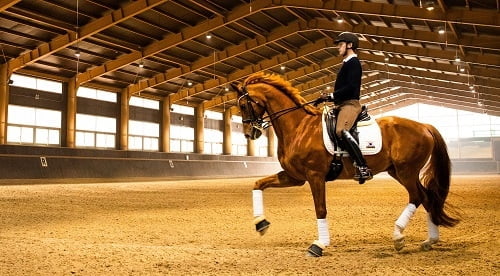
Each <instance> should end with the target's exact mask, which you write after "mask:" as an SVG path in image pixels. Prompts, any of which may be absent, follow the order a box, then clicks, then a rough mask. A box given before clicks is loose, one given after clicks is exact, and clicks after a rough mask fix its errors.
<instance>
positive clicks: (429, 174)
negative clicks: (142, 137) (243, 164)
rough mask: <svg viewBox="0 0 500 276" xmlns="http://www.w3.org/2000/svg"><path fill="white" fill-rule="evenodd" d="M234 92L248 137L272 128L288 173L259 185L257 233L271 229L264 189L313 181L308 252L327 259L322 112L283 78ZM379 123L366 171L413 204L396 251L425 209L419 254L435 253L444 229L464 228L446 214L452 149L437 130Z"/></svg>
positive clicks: (327, 158) (398, 225) (254, 80)
mask: <svg viewBox="0 0 500 276" xmlns="http://www.w3.org/2000/svg"><path fill="white" fill-rule="evenodd" d="M233 88H234V89H235V90H237V92H238V96H239V98H238V107H239V108H240V111H241V115H242V119H243V131H244V134H245V136H246V137H247V138H249V139H257V138H258V137H259V136H260V134H261V132H262V130H263V129H264V128H266V127H268V126H269V125H270V124H272V126H273V128H274V131H275V133H276V137H277V139H278V152H277V153H278V160H279V162H280V164H281V167H282V168H283V171H281V172H279V173H277V174H275V175H271V176H268V177H265V178H262V179H260V180H258V181H256V182H255V186H254V188H253V191H252V198H253V215H254V223H255V225H256V230H257V231H258V232H260V234H261V235H263V234H264V233H265V231H266V230H267V229H268V227H269V224H270V223H269V222H268V221H267V220H266V219H265V217H264V206H263V195H262V191H263V190H265V189H267V188H278V187H279V188H281V187H292V186H301V185H304V183H305V182H306V181H307V182H309V185H310V188H311V192H312V196H313V200H314V207H315V211H316V218H317V227H318V236H319V237H318V239H317V240H315V241H314V242H313V243H312V245H311V246H310V247H309V248H308V253H309V255H311V256H322V254H323V250H324V248H325V247H326V246H328V245H329V244H330V234H329V231H328V223H327V220H326V214H327V210H326V199H325V176H326V175H327V172H328V171H329V168H330V163H331V161H332V159H333V156H332V155H331V154H330V153H329V152H328V151H327V150H326V148H325V146H324V143H323V135H322V131H323V130H322V124H321V120H322V116H321V112H320V110H319V109H318V108H316V107H315V106H313V105H312V104H311V103H313V102H306V100H305V99H304V98H303V97H302V96H300V94H299V91H298V90H297V89H295V88H293V87H292V86H291V85H290V83H289V82H287V81H285V80H284V79H282V78H281V77H280V76H277V75H270V74H265V73H262V72H259V73H255V74H253V75H251V76H249V77H248V78H247V79H246V80H245V81H244V82H243V83H242V84H240V85H239V86H236V85H233ZM266 113H267V115H266V116H265V114H266ZM376 121H377V123H378V124H379V126H380V129H381V133H382V149H381V151H380V152H379V153H377V154H375V155H369V156H366V161H367V164H368V166H369V168H370V169H371V170H372V172H373V173H374V174H376V173H379V172H384V171H387V172H388V173H389V175H391V176H392V177H393V178H395V179H396V180H397V181H398V182H399V183H400V184H401V185H403V186H404V187H405V188H406V190H407V191H408V195H409V203H408V205H407V206H406V208H404V210H403V212H402V213H401V215H400V217H399V218H398V219H397V220H396V222H395V226H394V233H393V241H394V247H395V249H396V250H398V251H399V250H401V249H402V248H403V247H404V235H403V231H404V229H405V228H406V226H407V225H408V222H409V220H410V218H411V217H412V216H413V214H414V212H415V210H416V208H417V207H419V206H420V205H421V204H422V205H423V206H424V208H425V210H426V211H427V214H428V219H427V225H428V232H429V233H428V238H427V239H426V240H425V241H424V242H423V243H422V245H421V248H422V249H423V250H429V249H431V248H432V245H433V244H435V243H436V242H438V240H439V231H438V226H439V225H441V226H445V227H452V226H454V225H455V224H456V223H458V219H456V218H453V217H451V216H450V215H448V214H447V213H445V211H444V205H445V200H446V197H447V195H448V191H449V186H450V171H451V164H450V159H449V156H448V152H447V147H446V144H445V142H444V140H443V138H442V136H441V135H440V134H439V132H438V131H437V130H436V128H434V127H433V126H431V125H428V124H422V123H418V122H415V121H412V120H409V119H404V118H399V117H392V116H390V117H383V118H379V119H377V120H376ZM347 158H348V157H347ZM343 163H344V168H343V170H342V172H341V173H340V175H339V177H338V178H340V179H349V178H352V177H353V175H354V166H353V165H352V161H350V159H346V158H344V160H343ZM426 164H427V165H426ZM424 165H426V166H425V167H424Z"/></svg>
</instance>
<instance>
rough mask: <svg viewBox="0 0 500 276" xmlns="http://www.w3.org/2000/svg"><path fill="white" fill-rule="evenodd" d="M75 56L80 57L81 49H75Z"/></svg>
mask: <svg viewBox="0 0 500 276" xmlns="http://www.w3.org/2000/svg"><path fill="white" fill-rule="evenodd" d="M75 57H77V58H79V57H80V50H76V51H75Z"/></svg>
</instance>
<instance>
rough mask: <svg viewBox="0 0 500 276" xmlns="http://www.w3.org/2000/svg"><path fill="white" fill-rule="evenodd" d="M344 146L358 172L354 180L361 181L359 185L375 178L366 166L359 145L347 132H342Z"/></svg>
mask: <svg viewBox="0 0 500 276" xmlns="http://www.w3.org/2000/svg"><path fill="white" fill-rule="evenodd" d="M342 144H343V146H344V149H345V150H346V151H347V152H348V153H349V155H350V156H351V159H352V160H353V161H354V167H356V168H357V172H356V174H355V175H354V179H355V180H358V181H359V184H363V183H365V181H366V180H370V179H372V178H373V176H372V173H371V171H370V169H369V168H368V166H367V165H366V161H365V158H364V157H363V154H362V153H361V150H360V149H359V146H358V143H357V142H356V140H354V138H352V136H351V134H350V133H349V132H348V131H347V130H342Z"/></svg>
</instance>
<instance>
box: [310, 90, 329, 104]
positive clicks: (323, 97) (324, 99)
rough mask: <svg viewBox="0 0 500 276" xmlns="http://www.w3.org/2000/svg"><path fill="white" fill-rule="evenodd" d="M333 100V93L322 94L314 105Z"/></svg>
mask: <svg viewBox="0 0 500 276" xmlns="http://www.w3.org/2000/svg"><path fill="white" fill-rule="evenodd" d="M324 102H333V93H328V94H321V95H320V96H319V98H317V99H316V100H315V101H314V103H313V104H314V106H318V104H320V103H324Z"/></svg>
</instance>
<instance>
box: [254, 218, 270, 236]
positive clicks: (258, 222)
mask: <svg viewBox="0 0 500 276" xmlns="http://www.w3.org/2000/svg"><path fill="white" fill-rule="evenodd" d="M254 223H255V230H256V231H257V232H259V234H260V235H261V236H262V235H264V234H265V233H266V232H267V229H268V228H269V225H270V224H271V223H270V222H269V221H267V220H266V218H265V217H264V216H261V217H258V218H256V219H255V220H254Z"/></svg>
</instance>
